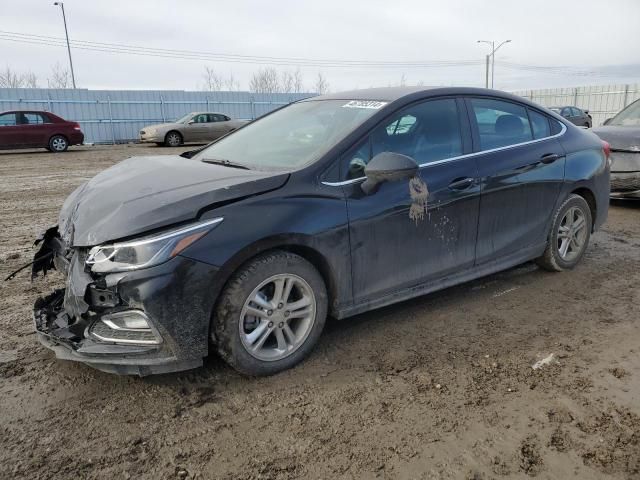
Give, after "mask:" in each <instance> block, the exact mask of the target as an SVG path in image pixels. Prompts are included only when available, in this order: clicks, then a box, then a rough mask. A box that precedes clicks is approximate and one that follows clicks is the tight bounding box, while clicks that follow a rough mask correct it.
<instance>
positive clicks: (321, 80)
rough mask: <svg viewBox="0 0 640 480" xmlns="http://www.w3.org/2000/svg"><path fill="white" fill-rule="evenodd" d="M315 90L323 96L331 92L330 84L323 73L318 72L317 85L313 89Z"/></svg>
mask: <svg viewBox="0 0 640 480" xmlns="http://www.w3.org/2000/svg"><path fill="white" fill-rule="evenodd" d="M313 90H314V92H316V93H317V94H318V95H322V94H324V93H327V92H328V91H329V82H328V81H327V79H326V78H325V77H324V75H323V74H322V72H318V76H317V77H316V84H315V86H314V87H313Z"/></svg>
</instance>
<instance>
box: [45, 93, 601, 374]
mask: <svg viewBox="0 0 640 480" xmlns="http://www.w3.org/2000/svg"><path fill="white" fill-rule="evenodd" d="M451 96H454V97H456V98H459V100H458V102H459V105H460V106H461V111H462V112H463V113H464V112H466V115H467V117H464V114H463V120H464V123H463V137H464V138H463V146H464V151H463V155H462V156H461V157H459V158H457V159H453V160H451V161H445V162H435V163H434V164H427V165H424V166H421V168H420V171H419V176H420V178H421V179H422V180H423V181H424V182H425V183H426V185H427V187H428V191H429V195H428V201H427V203H426V214H425V216H424V218H423V219H421V220H419V221H415V220H414V219H412V218H411V216H410V212H411V207H412V205H413V204H414V200H415V199H412V198H411V195H409V189H408V185H407V182H406V181H399V182H391V183H384V184H382V185H381V186H380V188H379V189H378V191H377V192H376V193H374V194H373V195H365V194H363V192H362V189H361V188H360V183H361V182H359V181H353V182H344V181H341V177H340V169H339V168H335V167H336V164H337V162H338V161H339V159H340V157H341V155H342V154H344V153H345V152H346V151H347V150H348V149H349V148H350V147H351V146H352V145H354V144H355V143H356V142H357V141H358V140H359V139H361V138H362V137H363V136H364V135H366V134H367V132H369V131H370V130H371V129H372V128H373V127H374V126H376V125H378V124H381V123H382V122H383V121H384V120H385V119H386V118H387V117H389V115H391V114H392V113H393V112H395V111H398V110H399V109H401V108H403V107H405V106H407V105H410V104H412V103H414V102H417V101H421V100H426V99H429V98H438V97H451ZM484 96H491V97H495V98H499V99H503V100H507V101H512V102H517V103H519V104H522V105H526V106H528V107H530V108H533V109H536V110H538V111H542V112H544V113H545V114H546V115H548V116H550V117H553V118H555V119H556V120H557V121H559V122H560V123H561V124H563V125H564V127H565V129H566V131H564V132H563V133H562V135H560V136H555V137H551V138H547V139H543V140H539V141H533V142H527V145H521V146H514V147H507V148H502V149H498V150H497V151H495V152H478V153H473V152H474V151H475V150H477V147H476V146H477V145H478V144H479V143H478V139H477V132H474V131H473V130H472V128H471V127H470V125H471V123H470V120H469V121H467V118H468V112H467V111H466V108H467V107H466V101H465V100H464V99H463V98H464V97H484ZM323 98H327V99H345V100H359V99H363V100H368V99H375V100H381V101H387V102H388V104H387V105H386V106H385V107H384V108H382V109H381V110H380V111H379V112H377V113H376V114H374V115H373V116H372V117H370V118H369V119H368V120H366V121H365V122H364V123H363V124H362V125H360V126H359V127H358V128H356V129H355V130H354V131H353V132H351V133H350V134H349V135H347V136H346V137H345V138H344V139H343V140H342V141H340V142H339V143H337V144H336V145H335V146H333V148H331V149H330V150H329V151H328V152H327V153H326V154H325V155H324V156H323V157H322V158H320V159H319V160H318V161H316V162H313V163H312V164H310V165H308V166H306V167H304V168H301V169H299V170H297V171H291V172H260V171H254V170H251V171H247V170H238V169H232V168H228V167H224V166H219V165H209V164H202V163H199V162H196V161H194V160H185V159H180V158H172V157H169V158H166V157H164V160H163V159H162V158H163V157H158V158H155V159H153V160H152V159H132V160H128V161H125V162H123V163H122V164H120V165H118V166H116V167H113V169H110V170H107V171H105V172H104V173H103V174H100V175H98V176H97V177H95V178H94V180H92V181H90V182H89V183H88V184H87V186H85V187H81V188H80V189H78V191H77V192H75V193H74V194H73V195H72V196H71V197H70V198H69V199H68V200H67V202H65V206H64V208H63V212H61V223H60V231H61V234H62V236H63V239H64V238H65V232H69V233H68V234H67V236H66V240H67V242H68V244H69V245H70V244H73V245H75V247H74V248H73V249H71V250H74V251H75V252H76V254H78V255H80V254H81V253H82V252H85V254H86V248H85V247H89V246H91V245H95V244H97V243H100V242H104V241H112V240H117V239H122V238H126V237H131V236H136V235H138V234H140V233H146V232H148V231H151V230H157V229H160V228H163V227H168V226H171V225H174V224H176V223H183V222H185V221H189V220H193V219H196V218H200V219H206V218H214V217H224V221H223V222H222V223H221V224H220V225H219V226H218V227H217V228H216V229H214V230H213V231H211V232H210V233H209V234H207V235H206V236H205V237H204V238H202V239H200V240H199V241H198V242H196V243H194V244H193V245H191V246H190V247H188V248H187V249H186V250H185V251H184V252H182V253H181V254H180V255H179V256H177V257H176V258H174V259H172V260H170V261H168V262H166V263H165V264H162V265H159V266H156V267H151V268H147V269H143V270H139V271H133V272H127V273H124V274H122V273H120V274H108V275H106V276H103V277H96V278H94V279H93V280H94V282H95V283H96V284H97V285H98V286H99V287H100V288H105V289H109V290H111V291H113V292H114V294H115V297H116V298H118V299H119V300H120V303H119V306H118V307H117V308H123V307H124V306H126V307H128V308H140V309H143V310H145V311H147V312H148V314H149V317H150V318H151V319H152V321H153V323H154V325H155V327H156V328H157V329H158V331H160V333H161V334H162V337H163V338H164V339H165V341H164V342H163V343H162V344H161V345H159V346H157V347H148V348H147V349H146V350H145V353H141V352H135V353H130V354H121V353H120V354H113V352H110V351H109V348H111V347H113V348H115V349H116V350H118V349H121V347H120V346H115V345H111V346H102V347H101V348H102V350H100V349H98V350H92V349H95V348H96V347H95V346H94V345H89V347H91V348H89V351H90V352H95V351H101V352H102V353H100V354H96V353H85V350H86V349H87V347H88V346H87V340H86V339H84V340H83V339H79V340H77V341H74V342H71V343H68V342H67V347H68V348H70V350H71V352H72V353H71V355H72V356H73V357H74V358H75V359H81V360H82V361H86V362H87V363H93V364H94V366H97V367H98V368H102V369H104V370H108V371H116V372H119V373H137V374H141V375H144V374H148V373H158V372H164V371H170V370H180V369H183V368H190V367H193V366H197V365H199V364H201V362H202V358H203V357H204V356H206V355H207V353H208V340H209V325H210V321H211V312H212V311H213V307H214V304H215V302H216V299H217V297H218V295H219V294H220V292H221V290H222V288H223V287H224V285H225V283H226V282H227V280H228V279H229V278H230V277H231V275H232V274H233V272H234V271H236V269H237V268H238V267H239V266H240V265H242V264H243V263H244V262H245V261H247V260H248V259H250V258H252V257H254V256H255V255H257V254H258V253H260V252H263V251H266V250H269V249H274V248H280V249H284V250H289V251H292V252H295V253H298V254H300V255H302V256H304V257H305V258H307V259H308V260H309V261H311V263H313V264H314V265H315V266H316V268H317V269H318V270H319V271H320V273H321V274H322V276H323V277H324V279H325V282H326V284H327V288H328V291H329V296H330V299H331V303H330V306H329V308H330V314H331V315H333V316H335V317H337V318H344V317H347V316H350V315H353V314H356V313H359V312H363V311H366V310H368V309H371V308H375V307H379V306H383V305H387V304H390V303H394V302H396V301H400V300H403V299H406V298H411V297H413V296H416V295H420V294H423V293H427V292H430V291H434V290H438V289H440V288H444V287H446V286H449V285H453V284H456V283H460V282H462V281H466V280H469V279H472V278H477V277H480V276H483V275H486V274H489V273H492V272H495V271H498V270H502V269H504V268H508V267H511V266H513V265H516V264H519V263H522V262H524V261H527V260H530V259H532V258H535V257H537V256H539V255H540V254H541V253H542V252H543V250H544V248H545V245H546V238H547V235H548V232H549V228H550V221H551V216H552V214H553V212H554V211H555V210H556V209H557V207H558V206H559V205H560V203H561V202H562V201H563V200H564V198H566V196H567V195H568V194H569V193H570V192H573V191H576V190H578V191H581V192H583V194H584V195H585V197H586V198H587V200H588V201H589V202H590V205H591V206H592V210H593V213H594V229H595V228H598V227H599V226H600V225H602V223H603V222H604V221H605V219H606V216H607V208H608V194H609V186H608V166H607V163H606V161H605V160H604V156H603V153H602V145H601V142H600V140H599V139H598V138H597V137H596V136H595V135H592V134H591V133H589V132H586V131H584V130H581V129H578V128H575V127H573V126H572V125H570V124H568V123H567V122H566V121H564V120H563V119H562V118H561V117H559V116H557V115H554V114H552V113H550V112H548V111H545V110H543V109H541V108H540V107H538V106H537V105H535V104H533V103H531V102H528V101H527V100H525V99H522V98H520V97H516V96H513V95H509V94H505V93H502V92H495V91H488V90H484V89H473V88H434V89H427V90H425V89H420V88H415V89H410V88H392V89H371V90H365V91H356V92H346V93H344V94H338V95H329V96H325V97H321V98H320V99H319V100H322V99H323ZM313 100H314V99H312V100H311V101H313ZM315 100H318V99H317V98H316V99H315ZM303 101H309V100H303ZM474 147H476V148H474ZM514 152H517V153H518V155H517V156H514V155H513V153H514ZM548 154H555V157H556V158H555V159H554V161H552V162H550V163H546V162H543V157H544V156H545V155H548ZM154 161H155V162H159V163H161V165H162V166H163V167H165V168H162V169H161V168H158V170H157V171H154V169H153V168H150V166H151V165H152V162H154ZM189 162H193V163H196V164H197V165H192V164H190V163H189ZM123 165H125V166H127V169H124V168H123ZM180 167H183V170H184V171H182V170H181V168H180ZM129 169H130V170H129ZM114 170H115V171H116V172H120V173H118V175H115V174H114ZM125 170H127V171H125ZM120 175H124V176H125V178H126V182H125V184H126V187H125V184H123V183H120V182H119V181H118V177H119V176H120ZM174 175H175V176H177V178H176V179H175V184H173V185H174V187H176V188H172V181H174V180H173V178H174ZM189 175H193V177H191V178H189ZM465 178H469V179H472V181H471V182H470V183H468V184H467V185H466V187H465V188H462V189H457V188H452V184H455V182H456V181H458V180H460V179H465ZM151 179H153V181H152V180H151ZM524 181H526V182H527V183H526V184H523V183H522V182H524ZM153 182H159V184H160V186H159V187H158V186H157V185H155V184H154V183H153ZM189 182H193V184H194V185H193V186H192V185H191V184H190V183H189ZM211 188H215V190H212V191H211V190H208V189H211ZM113 193H115V195H113ZM109 196H112V197H114V198H113V199H109V200H106V199H105V197H109ZM100 202H104V204H102V205H100ZM93 203H97V205H92V204H93ZM505 205H508V206H509V207H510V208H509V209H505ZM149 211H150V212H149ZM113 212H118V213H117V215H114V214H113ZM148 213H152V214H148ZM69 216H71V217H72V218H74V220H73V228H70V227H69V225H68V224H65V221H66V218H67V217H69ZM63 217H64V218H63ZM92 220H93V221H92ZM71 234H72V236H73V240H71ZM47 245H49V244H47ZM58 248H59V247H58ZM78 252H80V253H78ZM41 253H46V249H43V251H42V252H41ZM36 273H37V269H36ZM82 283H83V286H84V288H87V287H89V286H90V282H88V281H87V280H86V279H85V280H84V281H83V282H82ZM79 290H82V286H81V288H80V289H79ZM78 295H80V294H79V292H78ZM82 298H83V300H84V299H86V295H82ZM41 307H42V305H41ZM90 309H91V310H90V313H91V314H92V315H94V314H95V315H100V314H101V313H103V312H104V311H106V310H108V309H105V308H102V307H95V306H90ZM42 310H43V309H42V308H41V309H39V310H38V311H37V312H36V318H38V315H40V316H42V315H43V312H42ZM44 310H46V309H44ZM44 313H45V314H46V311H45V312H44ZM36 323H38V322H36ZM41 323H42V322H41ZM50 323H51V322H50V321H49V324H50ZM38 329H39V332H40V336H41V339H42V340H43V341H44V342H48V343H49V346H51V343H52V342H53V343H56V335H52V332H51V331H50V329H49V330H46V328H45V329H43V328H42V327H39V328H38ZM56 348H57V347H56ZM127 348H132V347H127ZM58 350H59V349H58ZM125 350H126V349H125ZM60 355H62V354H60ZM123 355H124V356H123ZM123 358H124V360H123ZM112 360H117V361H112Z"/></svg>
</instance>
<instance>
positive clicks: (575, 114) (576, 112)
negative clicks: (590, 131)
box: [571, 107, 582, 117]
mask: <svg viewBox="0 0 640 480" xmlns="http://www.w3.org/2000/svg"><path fill="white" fill-rule="evenodd" d="M571 116H572V117H581V116H582V112H581V111H580V110H579V109H577V108H575V107H571Z"/></svg>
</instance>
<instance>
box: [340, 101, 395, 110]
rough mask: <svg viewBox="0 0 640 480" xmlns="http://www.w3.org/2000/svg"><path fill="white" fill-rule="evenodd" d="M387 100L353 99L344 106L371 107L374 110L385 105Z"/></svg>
mask: <svg viewBox="0 0 640 480" xmlns="http://www.w3.org/2000/svg"><path fill="white" fill-rule="evenodd" d="M386 104H387V102H378V101H376V100H351V101H350V102H349V103H345V104H344V105H343V106H342V107H343V108H370V109H372V110H378V109H380V108H382V107H384V106H385V105H386Z"/></svg>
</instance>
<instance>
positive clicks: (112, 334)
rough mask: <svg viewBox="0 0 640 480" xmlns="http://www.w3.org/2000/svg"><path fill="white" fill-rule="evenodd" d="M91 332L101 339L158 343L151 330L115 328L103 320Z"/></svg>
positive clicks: (94, 325) (95, 324)
mask: <svg viewBox="0 0 640 480" xmlns="http://www.w3.org/2000/svg"><path fill="white" fill-rule="evenodd" d="M90 333H91V334H92V335H94V336H95V337H97V338H98V339H100V340H106V341H109V342H122V343H146V344H150V343H153V344H155V343H158V339H157V338H156V336H155V335H154V334H153V332H152V331H151V330H141V331H133V330H114V329H112V328H109V326H108V325H106V324H104V323H102V322H99V321H98V322H96V323H94V324H93V326H92V327H91V331H90Z"/></svg>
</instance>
